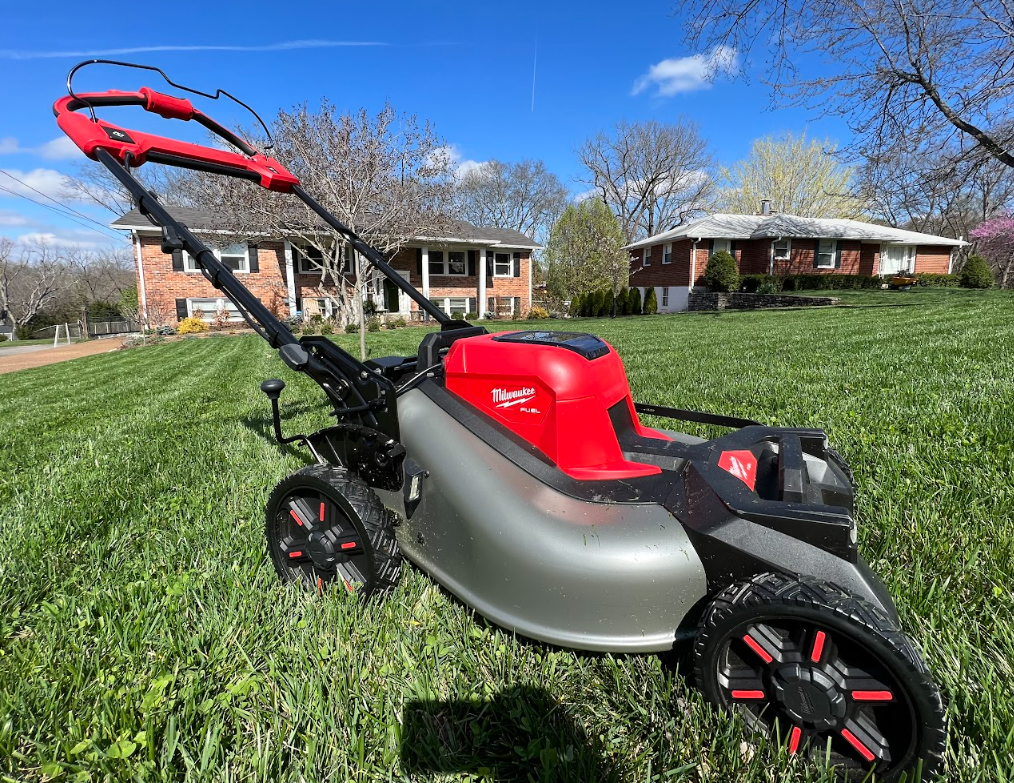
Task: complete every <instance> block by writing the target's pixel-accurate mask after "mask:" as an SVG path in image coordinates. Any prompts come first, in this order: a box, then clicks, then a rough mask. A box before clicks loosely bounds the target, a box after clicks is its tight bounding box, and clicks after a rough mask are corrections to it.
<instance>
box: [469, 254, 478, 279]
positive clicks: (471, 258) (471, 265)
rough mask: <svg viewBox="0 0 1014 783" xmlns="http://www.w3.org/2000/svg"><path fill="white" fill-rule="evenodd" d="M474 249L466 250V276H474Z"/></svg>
mask: <svg viewBox="0 0 1014 783" xmlns="http://www.w3.org/2000/svg"><path fill="white" fill-rule="evenodd" d="M475 255H476V253H475V251H474V250H469V251H468V276H469V277H475Z"/></svg>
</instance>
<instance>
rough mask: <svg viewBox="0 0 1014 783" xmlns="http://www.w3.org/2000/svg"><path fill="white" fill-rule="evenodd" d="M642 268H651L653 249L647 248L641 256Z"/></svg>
mask: <svg viewBox="0 0 1014 783" xmlns="http://www.w3.org/2000/svg"><path fill="white" fill-rule="evenodd" d="M641 266H651V248H650V247H646V248H645V249H644V253H643V255H642V256H641Z"/></svg>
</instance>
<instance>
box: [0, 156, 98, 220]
mask: <svg viewBox="0 0 1014 783" xmlns="http://www.w3.org/2000/svg"><path fill="white" fill-rule="evenodd" d="M0 174H3V175H4V176H5V177H10V178H11V179H12V180H14V181H15V182H17V183H18V184H19V185H22V186H24V187H26V188H28V189H29V190H34V191H35V192H36V193H38V194H39V195H40V196H42V197H43V198H46V199H49V200H50V201H52V202H53V203H54V204H56V205H57V206H58V207H60V208H61V209H64V210H67V211H68V212H73V213H74V214H75V215H77V216H78V217H81V218H84V219H85V220H87V221H88V222H89V223H94V224H95V225H96V226H98V227H99V228H101V229H103V230H104V229H105V226H104V225H103V224H102V223H100V222H99V221H97V220H96V219H95V218H93V217H89V216H88V215H85V214H84V213H82V212H78V211H77V210H76V209H74V207H71V206H68V205H67V204H61V203H60V202H59V201H57V200H56V199H55V198H53V197H52V196H50V195H48V194H46V193H43V192H42V191H41V190H39V189H38V188H33V187H32V186H31V185H29V184H28V183H27V182H23V181H21V180H20V179H18V178H17V177H15V176H14V175H13V174H11V173H10V172H9V171H5V170H4V169H0ZM67 217H70V215H67Z"/></svg>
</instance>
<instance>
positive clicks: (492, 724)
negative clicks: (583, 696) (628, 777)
mask: <svg viewBox="0 0 1014 783" xmlns="http://www.w3.org/2000/svg"><path fill="white" fill-rule="evenodd" d="M401 764H402V769H404V770H405V771H406V772H408V773H410V774H412V775H434V776H435V775H443V774H447V773H466V774H471V775H479V776H482V777H488V778H489V779H491V780H498V781H519V782H520V781H528V780H532V781H542V782H544V783H548V782H549V781H561V782H562V781H571V780H595V781H620V780H622V775H621V774H620V772H619V770H617V769H616V768H615V767H614V766H613V764H612V763H611V762H610V761H609V760H608V759H607V757H606V752H605V749H604V748H603V747H602V744H601V742H599V740H598V739H596V738H593V737H589V736H588V735H587V734H586V733H585V731H584V729H583V728H582V727H581V726H580V725H579V724H578V722H577V721H576V720H575V719H574V718H573V717H572V716H571V715H570V714H568V712H567V709H566V707H565V706H564V705H563V704H561V703H560V702H558V701H557V700H556V699H555V698H554V697H553V696H552V694H550V693H549V691H547V690H545V689H544V688H540V687H537V686H518V687H514V688H508V689H506V690H503V691H501V692H499V693H497V694H495V695H494V696H492V698H490V699H486V700H474V701H415V700H414V701H410V702H408V703H407V704H406V705H405V711H404V714H403V717H402V742H401Z"/></svg>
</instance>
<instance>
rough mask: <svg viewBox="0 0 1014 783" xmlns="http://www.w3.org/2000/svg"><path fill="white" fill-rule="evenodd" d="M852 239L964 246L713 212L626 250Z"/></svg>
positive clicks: (835, 221) (914, 235)
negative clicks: (673, 244) (688, 243)
mask: <svg viewBox="0 0 1014 783" xmlns="http://www.w3.org/2000/svg"><path fill="white" fill-rule="evenodd" d="M783 237H785V238H800V239H802V238H807V239H852V240H858V241H860V242H886V243H888V244H895V245H947V246H948V247H961V246H962V245H965V244H967V243H966V242H964V241H963V240H960V239H950V238H949V237H941V236H937V235H935V234H920V233H919V232H918V231H905V230H903V229H900V228H891V227H889V226H878V225H874V224H873V223H864V222H862V221H860V220H846V219H844V218H809V217H800V216H798V215H784V214H776V215H730V214H724V213H721V212H719V213H715V214H714V215H707V216H706V217H703V218H700V219H699V220H694V221H692V222H690V223H686V224H684V225H682V226H676V228H673V229H670V230H669V231H665V232H663V233H661V234H655V235H654V236H651V237H648V238H647V239H642V240H639V241H637V242H632V243H631V244H629V245H626V248H627V249H629V250H633V249H634V248H639V247H645V246H646V245H656V244H658V243H659V242H670V241H672V240H674V239H685V238H686V239H780V238H783Z"/></svg>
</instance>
